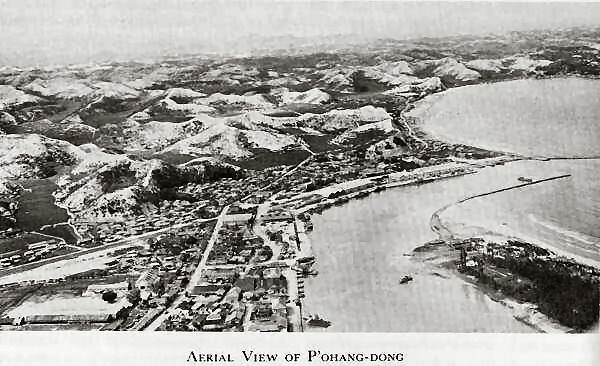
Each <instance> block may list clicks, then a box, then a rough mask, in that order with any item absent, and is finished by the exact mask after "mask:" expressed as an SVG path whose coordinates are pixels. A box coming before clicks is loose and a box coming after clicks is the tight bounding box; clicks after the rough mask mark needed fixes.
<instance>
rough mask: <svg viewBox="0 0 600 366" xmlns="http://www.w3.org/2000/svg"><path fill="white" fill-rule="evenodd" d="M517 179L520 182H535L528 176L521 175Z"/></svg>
mask: <svg viewBox="0 0 600 366" xmlns="http://www.w3.org/2000/svg"><path fill="white" fill-rule="evenodd" d="M517 180H518V181H519V182H524V183H531V182H533V179H531V178H527V177H519V178H517Z"/></svg>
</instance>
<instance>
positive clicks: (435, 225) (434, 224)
mask: <svg viewBox="0 0 600 366" xmlns="http://www.w3.org/2000/svg"><path fill="white" fill-rule="evenodd" d="M570 176H571V174H562V175H557V176H555V177H549V178H544V179H538V180H534V181H531V182H524V183H521V184H515V185H512V186H509V187H504V188H500V189H496V190H493V191H490V192H485V193H480V194H475V195H472V196H468V197H465V198H463V199H461V200H458V201H456V202H454V203H450V204H447V205H445V206H443V207H441V208H439V209H438V210H436V211H435V212H434V213H433V214H432V215H431V219H430V221H429V226H430V227H431V230H432V231H434V232H436V233H437V234H438V235H439V236H440V238H441V239H448V238H452V237H453V234H452V232H451V231H450V230H449V229H448V228H447V227H445V226H444V224H443V223H442V220H441V218H440V214H441V213H442V212H443V211H445V210H446V209H448V208H449V207H450V206H454V205H457V204H460V203H464V202H466V201H469V200H472V199H475V198H479V197H485V196H489V195H492V194H496V193H500V192H504V191H510V190H512V189H517V188H521V187H526V186H531V185H534V184H539V183H544V182H548V181H551V180H556V179H562V178H567V177H570Z"/></svg>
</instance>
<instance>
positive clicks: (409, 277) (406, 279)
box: [400, 276, 413, 285]
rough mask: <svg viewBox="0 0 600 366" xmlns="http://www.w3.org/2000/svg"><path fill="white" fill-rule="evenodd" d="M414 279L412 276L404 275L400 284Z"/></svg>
mask: <svg viewBox="0 0 600 366" xmlns="http://www.w3.org/2000/svg"><path fill="white" fill-rule="evenodd" d="M412 280H413V278H412V277H411V276H404V277H402V278H401V279H400V284H401V285H404V284H407V283H409V282H410V281H412Z"/></svg>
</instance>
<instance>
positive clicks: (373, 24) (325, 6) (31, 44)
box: [0, 0, 600, 66]
mask: <svg viewBox="0 0 600 366" xmlns="http://www.w3.org/2000/svg"><path fill="white" fill-rule="evenodd" d="M574 25H600V3H583V4H582V3H579V4H574V3H539V2H536V3H506V2H502V3H489V2H488V3H449V2H442V3H423V2H419V3H414V2H341V1H332V2H316V1H295V2H290V1H285V2H282V1H256V0H253V1H199V0H122V1H117V0H52V1H50V0H48V1H43V0H38V1H35V0H0V64H10V65H20V66H25V65H32V64H38V65H40V64H50V63H79V62H87V61H90V60H98V59H107V58H118V59H130V58H136V57H146V56H161V55H165V54H167V53H168V54H173V53H175V52H237V51H239V52H243V51H246V50H248V49H251V48H252V47H255V46H263V45H264V44H263V43H264V42H261V40H264V37H270V36H289V35H293V36H303V37H304V36H307V37H316V36H323V37H325V36H328V35H334V34H342V35H345V34H357V35H360V36H361V37H365V38H371V37H391V38H397V39H403V38H408V37H415V36H444V35H455V34H468V33H490V32H493V33H497V32H505V31H510V30H522V29H539V28H552V27H564V26H574ZM236 41H237V42H236ZM282 45H285V43H283V44H277V43H276V42H274V43H273V47H276V48H278V47H281V46H282Z"/></svg>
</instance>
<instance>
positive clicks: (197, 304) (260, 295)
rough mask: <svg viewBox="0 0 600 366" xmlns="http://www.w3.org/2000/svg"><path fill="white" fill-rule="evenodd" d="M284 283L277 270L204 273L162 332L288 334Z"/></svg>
mask: <svg viewBox="0 0 600 366" xmlns="http://www.w3.org/2000/svg"><path fill="white" fill-rule="evenodd" d="M287 302H288V296H287V281H286V278H285V276H283V274H282V271H281V269H280V268H279V267H276V266H265V267H256V268H253V269H251V270H245V267H244V266H237V267H234V268H211V269H207V270H206V271H204V272H203V275H202V278H201V279H200V281H199V282H198V283H197V284H196V285H195V286H194V288H193V290H192V294H190V296H189V298H188V301H185V302H184V304H183V305H182V306H180V307H179V308H178V309H177V310H176V311H175V312H174V313H173V314H171V315H170V317H169V319H168V320H167V321H166V322H165V323H164V324H163V326H162V327H163V329H165V330H171V329H178V330H201V331H263V332H280V331H287V324H288V321H287V310H286V304H287Z"/></svg>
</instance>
